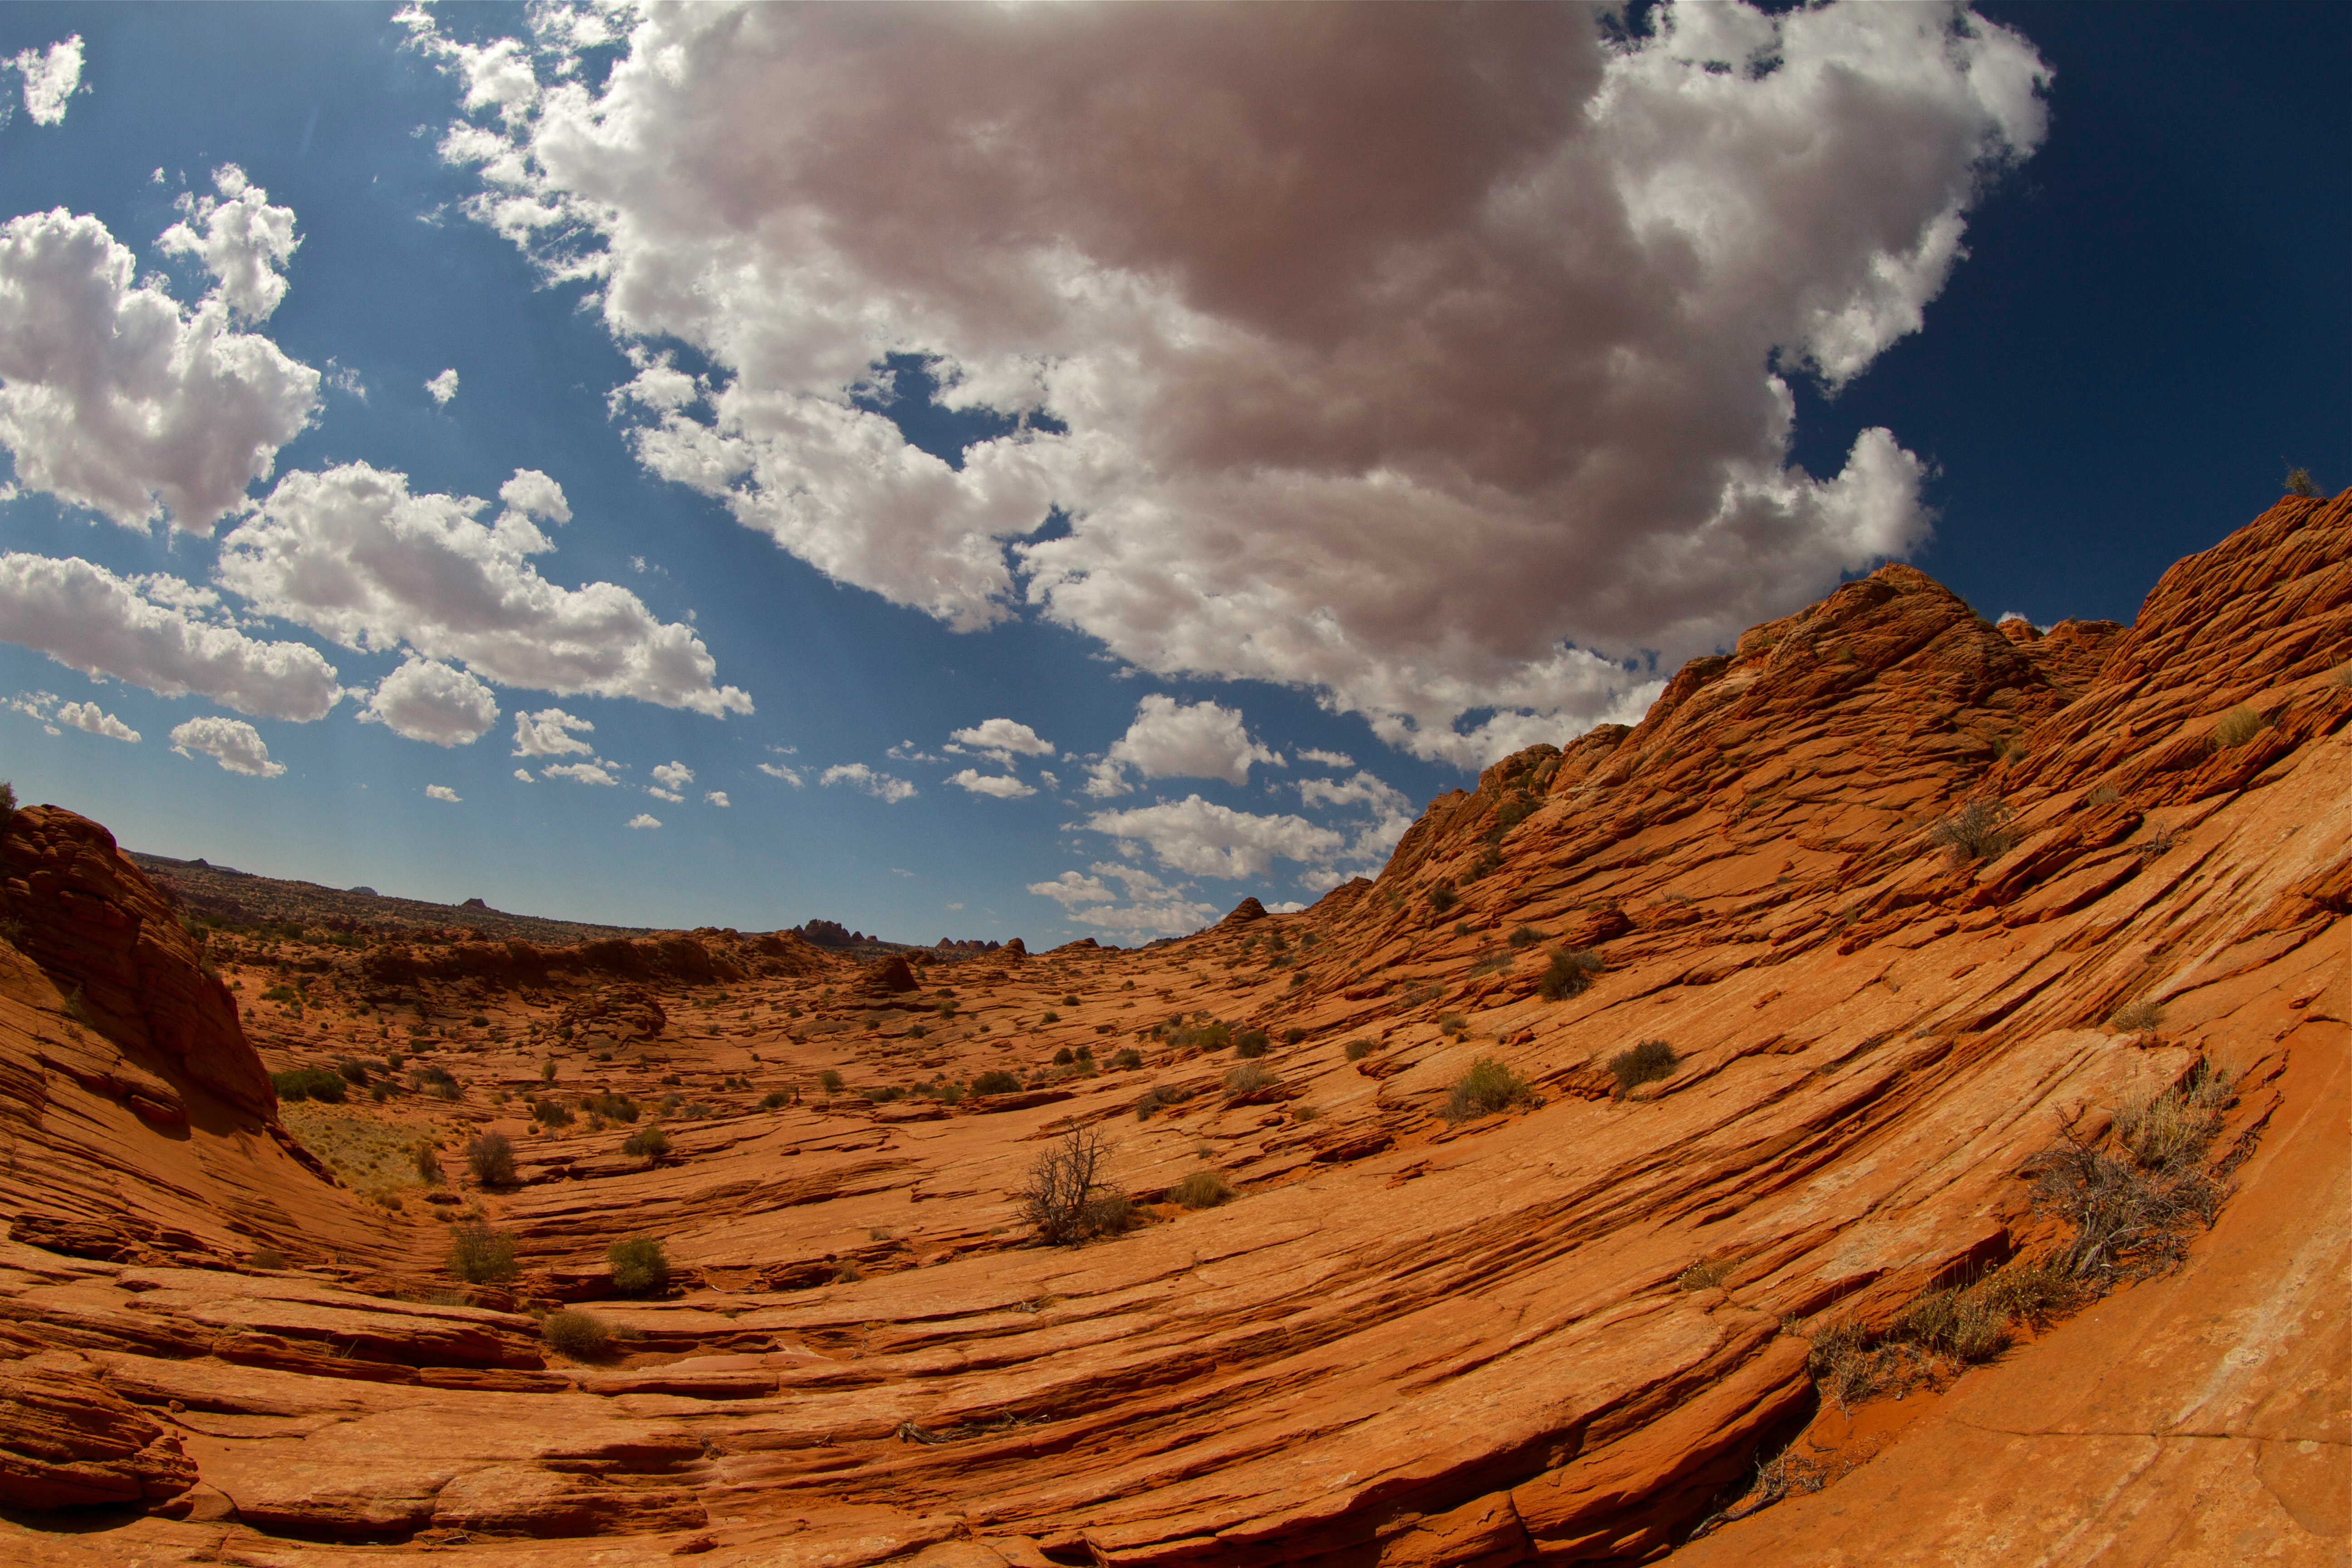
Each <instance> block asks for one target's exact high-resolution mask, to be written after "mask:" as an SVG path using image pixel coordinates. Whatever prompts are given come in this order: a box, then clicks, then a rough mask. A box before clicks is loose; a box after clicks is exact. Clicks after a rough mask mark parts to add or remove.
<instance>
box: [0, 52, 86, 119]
mask: <svg viewBox="0 0 2352 1568" xmlns="http://www.w3.org/2000/svg"><path fill="white" fill-rule="evenodd" d="M8 64H9V65H11V66H13V67H14V68H16V73H17V74H18V75H19V76H21V77H23V78H24V79H25V112H26V113H27V114H29V115H31V116H32V117H33V123H34V124H36V125H58V124H62V123H64V121H65V117H66V100H68V99H69V98H71V97H72V96H73V95H74V91H75V89H78V88H79V87H80V86H81V35H80V34H79V33H76V34H75V35H74V36H73V37H70V38H68V39H66V40H65V41H64V42H63V43H58V44H51V45H50V46H49V47H48V48H47V49H46V50H41V49H26V50H23V51H22V52H20V53H18V54H16V55H15V56H13V57H11V58H10V59H9V60H8ZM7 118H8V115H7V110H6V106H5V105H0V124H5V123H6V121H7Z"/></svg>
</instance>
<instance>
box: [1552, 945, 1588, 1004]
mask: <svg viewBox="0 0 2352 1568" xmlns="http://www.w3.org/2000/svg"><path fill="white" fill-rule="evenodd" d="M1601 967H1602V965H1601V955H1600V954H1599V953H1597V952H1590V951H1588V950H1585V949H1581V948H1573V947H1563V948H1561V949H1559V951H1558V952H1554V953H1553V954H1552V955H1551V960H1550V962H1549V963H1546V964H1545V965H1544V972H1543V978H1542V979H1541V980H1540V981H1538V982H1537V984H1536V989H1537V990H1538V992H1540V993H1541V994H1542V995H1543V999H1544V1000H1545V1001H1547V1002H1562V1001H1566V1000H1567V999H1568V998H1569V997H1570V996H1581V995H1582V994H1584V991H1585V988H1586V987H1587V986H1590V985H1591V984H1592V977H1593V976H1594V975H1596V974H1598V973H1601Z"/></svg>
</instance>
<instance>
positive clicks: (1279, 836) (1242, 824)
mask: <svg viewBox="0 0 2352 1568" xmlns="http://www.w3.org/2000/svg"><path fill="white" fill-rule="evenodd" d="M1087 826H1088V827H1091V828H1093V829H1094V830H1095V831H1096V832H1097V833H1108V834H1111V835H1113V836H1115V837H1119V838H1125V839H1131V840H1133V841H1135V842H1136V843H1139V844H1143V845H1146V846H1148V847H1150V850H1151V852H1152V854H1153V855H1154V856H1156V857H1158V858H1159V860H1160V864H1161V865H1163V866H1167V867H1170V868H1172V869H1175V870H1178V871H1182V872H1184V873H1186V874H1187V875H1190V876H1195V877H1223V878H1227V879H1231V878H1236V877H1263V876H1265V874H1266V873H1267V872H1268V871H1270V870H1272V869H1273V868H1274V863H1275V861H1276V859H1277V858H1279V859H1284V860H1297V861H1304V862H1307V863H1308V864H1319V863H1322V862H1324V861H1328V860H1329V859H1331V858H1333V857H1334V856H1337V855H1338V854H1339V853H1340V852H1341V851H1342V850H1344V849H1345V848H1346V847H1347V842H1348V841H1347V839H1346V838H1345V837H1343V836H1342V835H1340V834H1339V833H1336V832H1334V831H1333V830H1332V829H1330V828H1328V827H1321V826H1317V825H1316V824H1314V823H1312V822H1309V821H1307V819H1306V818H1305V817H1303V816H1290V815H1288V814H1283V815H1279V816H1275V815H1268V816H1259V815H1256V814H1255V813H1252V812H1246V811H1235V810H1234V809H1233V808H1231V807H1230V806H1223V805H1214V804H1213V803H1211V802H1209V801H1205V800H1202V798H1201V797H1200V796H1199V795H1186V796H1185V797H1184V798H1183V799H1182V800H1180V801H1169V802H1164V803H1162V804H1160V805H1146V806H1138V807H1136V808H1135V809H1133V810H1130V811H1103V812H1097V813H1096V814H1095V815H1094V816H1090V817H1088V818H1087Z"/></svg>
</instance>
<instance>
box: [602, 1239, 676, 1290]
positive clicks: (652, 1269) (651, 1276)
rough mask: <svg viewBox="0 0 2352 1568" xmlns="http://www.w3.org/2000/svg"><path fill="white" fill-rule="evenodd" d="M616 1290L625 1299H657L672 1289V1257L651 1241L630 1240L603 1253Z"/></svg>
mask: <svg viewBox="0 0 2352 1568" xmlns="http://www.w3.org/2000/svg"><path fill="white" fill-rule="evenodd" d="M604 1261H605V1263H606V1264H607V1265H608V1266H609V1267H610V1268H612V1271H613V1289H615V1290H618V1291H619V1292H620V1293H621V1294H622V1295H624V1296H658V1295H660V1294H661V1293H662V1292H663V1291H665V1290H667V1289H669V1254H668V1253H667V1252H666V1251H664V1250H663V1248H662V1244H661V1243H660V1242H658V1241H656V1240H655V1239H654V1238H653V1237H647V1236H638V1237H630V1238H629V1239H628V1240H626V1241H616V1242H614V1243H613V1245H612V1246H610V1247H606V1248H605V1249H604Z"/></svg>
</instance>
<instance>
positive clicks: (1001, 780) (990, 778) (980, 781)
mask: <svg viewBox="0 0 2352 1568" xmlns="http://www.w3.org/2000/svg"><path fill="white" fill-rule="evenodd" d="M948 783H950V784H953V785H955V786H956V787H957V788H958V789H962V790H970V791H971V793H972V794H974V795H994V796H995V797H996V798H997V799H999V800H1019V799H1020V798H1021V797H1022V796H1023V795H1035V794H1036V793H1037V792H1036V791H1035V790H1034V789H1031V788H1030V787H1029V786H1028V785H1027V784H1023V783H1022V782H1021V781H1020V780H1019V779H1016V778H1013V777H1012V776H1011V775H1010V774H997V773H982V772H981V771H980V770H979V769H978V768H966V769H964V770H963V772H961V773H956V774H953V775H952V776H950V778H949V780H948Z"/></svg>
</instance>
